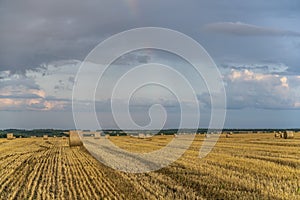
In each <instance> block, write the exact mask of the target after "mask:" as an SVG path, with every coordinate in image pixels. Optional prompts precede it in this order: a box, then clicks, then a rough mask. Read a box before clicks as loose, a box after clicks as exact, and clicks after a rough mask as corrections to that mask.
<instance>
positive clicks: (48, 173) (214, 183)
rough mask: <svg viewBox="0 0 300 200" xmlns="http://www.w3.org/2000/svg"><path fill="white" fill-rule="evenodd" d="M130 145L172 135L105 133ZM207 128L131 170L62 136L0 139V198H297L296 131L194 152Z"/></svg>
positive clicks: (139, 148) (145, 146) (152, 144)
mask: <svg viewBox="0 0 300 200" xmlns="http://www.w3.org/2000/svg"><path fill="white" fill-rule="evenodd" d="M109 139H110V140H111V141H112V142H113V143H114V144H116V145H117V146H119V147H121V148H123V149H126V150H128V151H131V152H150V151H153V150H157V149H159V148H161V147H163V146H164V145H166V144H167V143H168V142H170V141H171V140H172V139H173V136H154V137H152V138H146V139H138V138H131V137H129V136H120V137H117V136H116V137H110V138H109ZM203 140H204V135H197V136H196V137H195V140H194V142H193V144H192V145H191V147H190V148H189V149H188V150H187V151H186V152H185V154H184V155H183V156H182V157H181V158H180V159H179V160H177V161H176V162H175V163H173V164H171V165H170V166H168V167H166V168H163V169H161V170H159V171H156V172H150V173H144V174H128V173H124V172H119V171H115V170H113V169H110V168H108V167H106V166H104V165H103V164H101V163H99V162H98V161H97V160H96V159H94V158H93V157H92V156H91V155H90V154H89V153H88V152H87V151H86V150H85V149H84V147H72V148H70V147H69V146H68V140H67V139H62V138H49V139H48V140H43V138H28V139H27V138H25V139H23V138H22V139H19V138H17V139H14V140H7V139H1V140H0V166H1V168H0V199H275V200H276V199H289V200H290V199H300V134H299V133H297V134H295V138H294V139H278V138H274V134H233V135H232V136H231V138H226V137H225V135H221V137H220V139H219V141H218V143H217V145H216V146H215V148H214V149H213V151H212V152H211V153H210V154H209V155H208V156H207V157H206V158H204V159H199V158H198V154H199V149H200V147H201V144H202V142H203Z"/></svg>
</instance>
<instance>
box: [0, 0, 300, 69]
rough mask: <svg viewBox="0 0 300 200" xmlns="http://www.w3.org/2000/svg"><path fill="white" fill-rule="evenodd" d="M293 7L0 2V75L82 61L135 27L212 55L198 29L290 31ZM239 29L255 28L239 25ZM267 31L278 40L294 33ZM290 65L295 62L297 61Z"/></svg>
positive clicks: (170, 0)
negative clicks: (226, 26)
mask: <svg viewBox="0 0 300 200" xmlns="http://www.w3.org/2000/svg"><path fill="white" fill-rule="evenodd" d="M297 8H299V1H294V0H291V1H288V2H282V1H272V2H262V1H258V0H257V1H251V2H243V3H242V4H241V3H240V1H237V0H232V1H226V2H225V1H218V2H216V1H196V0H192V1H188V2H186V1H174V0H165V1H159V0H153V1H129V0H124V1H118V0H102V1H95V0H88V1H80V0H63V1H61V0H54V1H38V0H24V1H5V0H4V1H1V2H0V32H1V36H0V46H1V49H0V71H1V70H12V71H25V70H26V69H34V68H37V67H39V66H40V65H41V64H42V63H49V62H53V61H59V60H68V59H78V60H83V59H84V57H85V56H86V55H87V53H88V52H89V51H90V50H91V49H93V47H95V45H97V44H98V43H99V42H101V41H103V40H104V39H105V38H108V37H109V36H111V35H112V34H116V33H118V32H120V31H124V30H128V29H130V28H134V27H141V26H160V27H167V28H172V29H175V30H179V31H182V32H183V33H186V34H188V35H189V36H192V37H193V38H194V39H196V40H198V41H200V42H203V43H204V44H205V46H206V48H208V49H209V50H210V49H212V51H215V50H213V46H214V40H215V38H211V37H209V36H205V35H204V34H199V27H202V26H203V25H205V24H209V23H215V22H218V21H223V20H226V21H244V22H248V23H251V24H256V22H260V21H262V19H263V20H270V21H271V22H272V20H273V21H274V20H275V21H276V20H278V19H280V20H281V21H279V22H278V24H279V25H280V24H285V25H286V26H292V25H293V24H290V25H289V24H286V21H289V20H295V21H296V20H297V19H299V12H298V9H297ZM233 25H234V24H233ZM235 26H236V25H235ZM245 26H246V27H245ZM270 27H272V26H270ZM243 28H248V29H253V28H254V29H255V28H257V27H251V26H250V27H247V25H244V27H243ZM258 29H259V27H258ZM287 30H293V28H287ZM265 31H266V30H265ZM268 31H269V32H270V31H271V32H272V31H273V34H279V35H280V34H288V35H289V34H296V32H295V33H294V32H289V33H282V32H280V31H279V32H276V30H275V31H274V30H268ZM262 32H264V31H261V33H262ZM253 45H255V44H253V43H252V46H253ZM218 49H220V51H221V52H222V54H224V52H226V51H227V49H226V48H224V47H218ZM212 53H214V52H212ZM275 53H277V52H275ZM216 57H217V56H216ZM274 57H275V56H274ZM139 58H140V57H139ZM294 60H295V61H293V62H298V59H294Z"/></svg>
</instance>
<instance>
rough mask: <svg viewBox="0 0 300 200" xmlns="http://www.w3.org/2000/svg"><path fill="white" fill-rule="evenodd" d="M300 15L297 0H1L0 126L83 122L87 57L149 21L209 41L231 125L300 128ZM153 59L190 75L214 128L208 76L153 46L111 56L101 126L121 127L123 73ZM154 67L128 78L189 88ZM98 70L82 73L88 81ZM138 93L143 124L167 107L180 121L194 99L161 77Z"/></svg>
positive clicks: (101, 95)
mask: <svg viewBox="0 0 300 200" xmlns="http://www.w3.org/2000/svg"><path fill="white" fill-rule="evenodd" d="M299 22H300V2H299V1H298V0H288V1H284V2H283V1H279V0H274V1H265V2H263V1H259V0H253V1H243V2H241V1H238V0H229V1H209V0H207V1H200V0H187V1H179V0H164V1H160V0H151V1H148V0H97V1H96V0H87V1H79V0H59V1H58V0H54V1H38V0H19V1H18V0H16V1H9V0H0V32H1V34H0V46H1V48H0V129H6V128H25V129H33V128H64V129H73V128H75V124H74V120H73V113H72V90H73V86H74V83H76V74H77V72H78V70H79V68H80V66H81V65H82V64H83V63H84V60H85V58H86V56H87V55H88V54H89V53H90V52H91V50H93V49H94V48H95V47H96V46H97V45H98V44H99V43H101V42H102V41H104V40H105V39H107V38H109V37H110V36H112V35H115V34H118V33H120V32H122V31H126V30H129V29H133V28H140V27H162V28H168V29H172V30H175V31H179V32H182V33H183V34H186V35H187V36H189V37H191V38H192V39H194V40H195V41H197V42H198V43H200V44H201V45H202V46H203V47H204V48H205V50H206V51H207V52H208V54H209V55H210V56H211V58H212V59H213V60H214V62H215V63H216V65H217V67H218V70H219V71H220V73H221V78H222V81H223V84H224V88H225V91H226V103H227V105H226V120H225V125H224V127H225V128H300V121H299V119H300V56H299V55H300V26H299ZM170 42H171V43H172V42H176V41H170ZM151 63H160V64H163V65H168V66H171V67H172V68H174V69H176V70H178V71H180V73H181V74H183V75H184V76H186V77H187V78H188V79H189V81H190V82H191V83H192V85H193V86H195V93H196V95H197V97H198V101H199V104H200V108H199V109H200V113H201V114H200V115H201V120H200V124H199V126H200V127H207V126H208V124H209V120H210V117H211V114H210V111H209V107H210V94H209V93H208V89H207V88H206V86H205V82H204V80H203V79H201V77H200V78H199V77H196V76H195V75H194V73H193V70H192V69H191V67H190V64H189V63H187V62H186V61H184V60H183V59H182V58H179V57H178V56H176V55H174V54H172V53H170V52H164V51H160V50H154V49H143V50H139V51H133V52H128V53H126V54H124V55H122V56H121V57H119V58H118V59H117V60H115V61H114V62H113V63H112V64H111V68H110V69H109V70H108V71H107V72H106V76H105V78H104V80H102V82H100V84H99V86H98V87H97V90H96V91H95V96H96V102H95V108H96V114H97V117H98V120H99V123H100V124H101V127H103V128H116V122H115V121H114V119H113V116H112V110H111V108H110V103H111V101H116V102H117V103H118V105H119V106H121V105H123V106H124V101H125V99H126V94H127V93H126V92H124V91H123V93H122V92H121V93H120V94H119V96H117V97H113V96H111V90H112V89H113V86H114V85H115V84H116V83H117V81H118V80H119V79H120V78H121V77H122V74H124V73H126V72H128V71H129V70H130V69H133V68H134V67H135V66H138V65H147V64H151ZM93 64H95V63H89V66H93ZM100 67H101V66H100ZM92 68H93V67H91V69H92ZM148 68H150V69H151V67H148ZM148 68H145V70H144V71H143V72H140V74H139V75H136V76H135V78H134V80H132V81H130V80H129V81H128V80H127V82H124V83H123V85H125V86H128V87H129V86H130V84H132V83H135V81H138V80H139V79H144V78H147V77H155V78H156V79H157V80H159V79H160V80H168V83H170V84H171V85H172V87H173V88H176V89H177V90H178V91H185V87H184V86H183V85H182V84H179V83H178V82H176V79H177V78H178V77H177V78H176V77H175V76H174V77H173V76H171V73H169V72H168V71H164V72H159V73H154V71H151V70H150V71H147V70H148ZM93 73H94V72H93V70H91V71H90V72H89V73H86V74H84V75H83V79H84V80H85V81H86V82H88V81H89V78H90V76H91V75H92V74H93ZM125 86H124V87H125ZM89 90H90V88H88V85H87V87H86V91H89ZM86 91H82V96H84V94H85V92H86ZM130 102H131V103H130V105H129V107H130V108H129V109H130V112H131V117H132V119H133V120H134V121H135V122H136V123H137V124H138V125H140V126H147V124H149V123H150V122H151V117H153V118H155V119H159V120H162V121H164V119H161V118H162V116H164V115H167V117H166V119H165V124H164V125H163V127H164V128H176V127H178V124H179V123H180V114H181V110H180V106H183V107H184V106H186V105H187V104H188V102H189V99H179V100H178V99H176V95H174V94H172V92H170V91H168V90H167V89H163V88H161V87H159V86H157V85H156V86H155V85H152V86H146V87H144V88H142V89H140V90H137V92H136V93H134V94H132V96H131V101H130ZM88 103H89V102H85V101H80V105H79V107H80V108H82V110H81V111H80V112H81V116H80V117H81V118H82V119H81V120H82V121H83V124H85V125H84V126H83V127H82V128H87V129H96V128H97V127H90V124H89V121H90V118H89V113H88V112H89V111H88V110H85V108H86V105H87V104H88ZM156 104H160V105H162V106H163V107H164V111H163V112H162V110H160V109H158V110H157V112H154V113H152V114H153V115H152V114H151V113H149V109H150V108H151V106H152V105H156ZM187 107H188V106H187ZM190 109H191V108H190ZM193 109H196V108H193ZM121 110H122V109H121ZM121 110H120V111H119V112H118V115H119V116H120V118H123V119H124V120H125V119H126V115H125V114H126V113H125V111H124V110H122V111H121ZM154 111H155V109H154ZM191 113H192V110H191ZM187 116H188V117H190V118H191V119H192V118H193V116H192V115H189V114H188V115H187ZM123 122H124V121H123ZM125 122H126V120H125ZM159 126H161V125H159ZM150 127H151V128H155V126H153V127H152V126H150Z"/></svg>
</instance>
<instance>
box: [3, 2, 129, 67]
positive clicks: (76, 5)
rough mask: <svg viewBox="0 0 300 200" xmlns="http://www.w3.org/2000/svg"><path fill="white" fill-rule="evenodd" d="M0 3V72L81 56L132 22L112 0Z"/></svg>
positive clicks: (80, 57)
mask: <svg viewBox="0 0 300 200" xmlns="http://www.w3.org/2000/svg"><path fill="white" fill-rule="evenodd" d="M0 7H1V10H0V25H1V26H0V32H1V37H0V46H1V50H0V71H1V70H7V69H9V70H12V71H18V70H19V71H24V70H25V69H28V68H36V67H38V66H39V65H40V64H41V63H48V62H51V61H56V60H67V59H73V58H77V59H81V60H82V59H83V58H84V57H85V55H86V54H87V53H88V52H89V51H90V50H91V49H92V48H93V47H94V46H95V45H96V44H98V43H99V42H100V41H102V40H103V39H104V38H107V37H108V36H110V35H111V34H113V33H117V32H119V31H120V30H125V29H127V28H130V27H131V25H130V24H129V22H131V21H132V20H133V19H132V18H131V16H130V15H128V9H126V5H125V4H124V3H121V2H120V1H115V0H110V1H93V0H89V1H79V0H75V1H73V0H65V1H58V0H55V1H51V2H50V1H43V2H42V1H38V0H28V1H1V3H0ZM112 10H113V11H112ZM116 13H118V14H116Z"/></svg>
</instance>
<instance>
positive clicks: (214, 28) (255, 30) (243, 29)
mask: <svg viewBox="0 0 300 200" xmlns="http://www.w3.org/2000/svg"><path fill="white" fill-rule="evenodd" d="M204 30H206V31H209V32H214V33H224V34H228V35H237V36H291V37H300V32H297V31H289V30H281V29H275V28H269V27H263V26H257V25H253V24H246V23H242V22H217V23H211V24H206V25H205V26H204Z"/></svg>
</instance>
